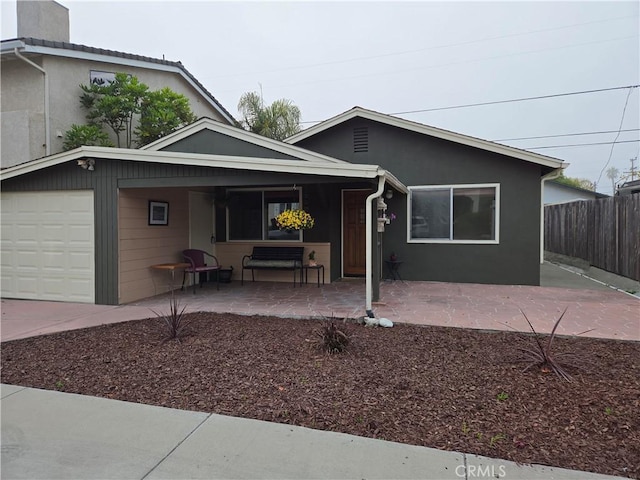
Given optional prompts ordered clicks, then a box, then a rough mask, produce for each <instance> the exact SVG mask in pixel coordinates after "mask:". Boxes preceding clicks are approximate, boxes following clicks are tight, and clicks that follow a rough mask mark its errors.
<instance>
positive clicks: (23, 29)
mask: <svg viewBox="0 0 640 480" xmlns="http://www.w3.org/2000/svg"><path fill="white" fill-rule="evenodd" d="M16 3H17V13H18V37H19V38H23V37H32V38H38V39H40V40H51V41H54V42H67V43H68V42H69V9H68V8H67V7H64V6H62V5H60V4H59V3H58V2H54V1H53V0H41V1H33V0H18V1H17V2H16Z"/></svg>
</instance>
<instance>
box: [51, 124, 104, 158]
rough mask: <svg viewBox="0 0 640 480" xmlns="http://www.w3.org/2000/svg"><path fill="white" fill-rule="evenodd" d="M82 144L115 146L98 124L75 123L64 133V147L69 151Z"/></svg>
mask: <svg viewBox="0 0 640 480" xmlns="http://www.w3.org/2000/svg"><path fill="white" fill-rule="evenodd" d="M82 145H96V146H99V147H113V142H112V141H111V140H109V135H107V134H106V133H105V132H103V131H102V130H100V127H98V126H97V125H76V124H75V123H74V124H73V125H71V128H70V129H69V130H67V131H66V132H65V134H64V143H63V144H62V148H63V149H64V150H65V151H67V150H73V149H74V148H78V147H81V146H82Z"/></svg>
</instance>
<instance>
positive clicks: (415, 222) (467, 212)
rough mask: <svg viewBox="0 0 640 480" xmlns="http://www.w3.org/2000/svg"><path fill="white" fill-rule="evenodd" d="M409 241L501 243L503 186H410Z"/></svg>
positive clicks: (408, 209)
mask: <svg viewBox="0 0 640 480" xmlns="http://www.w3.org/2000/svg"><path fill="white" fill-rule="evenodd" d="M407 198H408V200H407V201H408V208H407V211H408V212H409V221H408V222H407V225H408V232H407V235H408V237H407V238H408V241H409V242H416V243H498V240H499V230H500V228H499V218H500V214H499V213H500V185H499V184H477V185H437V186H436V185H433V186H431V185H430V186H416V187H409V195H408V197H407Z"/></svg>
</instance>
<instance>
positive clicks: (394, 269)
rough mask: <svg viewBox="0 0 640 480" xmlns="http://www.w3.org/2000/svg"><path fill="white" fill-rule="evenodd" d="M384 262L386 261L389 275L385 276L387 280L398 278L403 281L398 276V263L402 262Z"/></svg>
mask: <svg viewBox="0 0 640 480" xmlns="http://www.w3.org/2000/svg"><path fill="white" fill-rule="evenodd" d="M384 263H386V265H387V270H388V271H389V275H390V276H389V277H387V280H391V281H396V280H400V281H402V282H403V281H404V280H402V277H401V276H400V265H402V264H403V263H404V262H400V261H398V260H385V261H384Z"/></svg>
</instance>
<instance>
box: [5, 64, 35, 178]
mask: <svg viewBox="0 0 640 480" xmlns="http://www.w3.org/2000/svg"><path fill="white" fill-rule="evenodd" d="M32 60H33V61H34V62H35V63H36V64H38V63H39V61H40V60H41V59H37V58H36V59H32ZM1 74H2V81H1V82H0V99H1V100H0V104H1V111H2V114H1V115H0V120H1V122H2V123H1V125H2V126H1V134H2V138H1V140H2V149H1V151H0V153H1V166H2V168H5V167H9V166H11V165H16V164H18V163H23V162H26V161H28V160H31V159H33V158H40V157H44V155H45V135H44V76H43V75H42V73H40V72H39V71H38V70H37V69H36V68H34V67H32V66H30V65H27V64H26V63H25V62H23V61H20V60H4V59H3V61H2V70H1Z"/></svg>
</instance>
